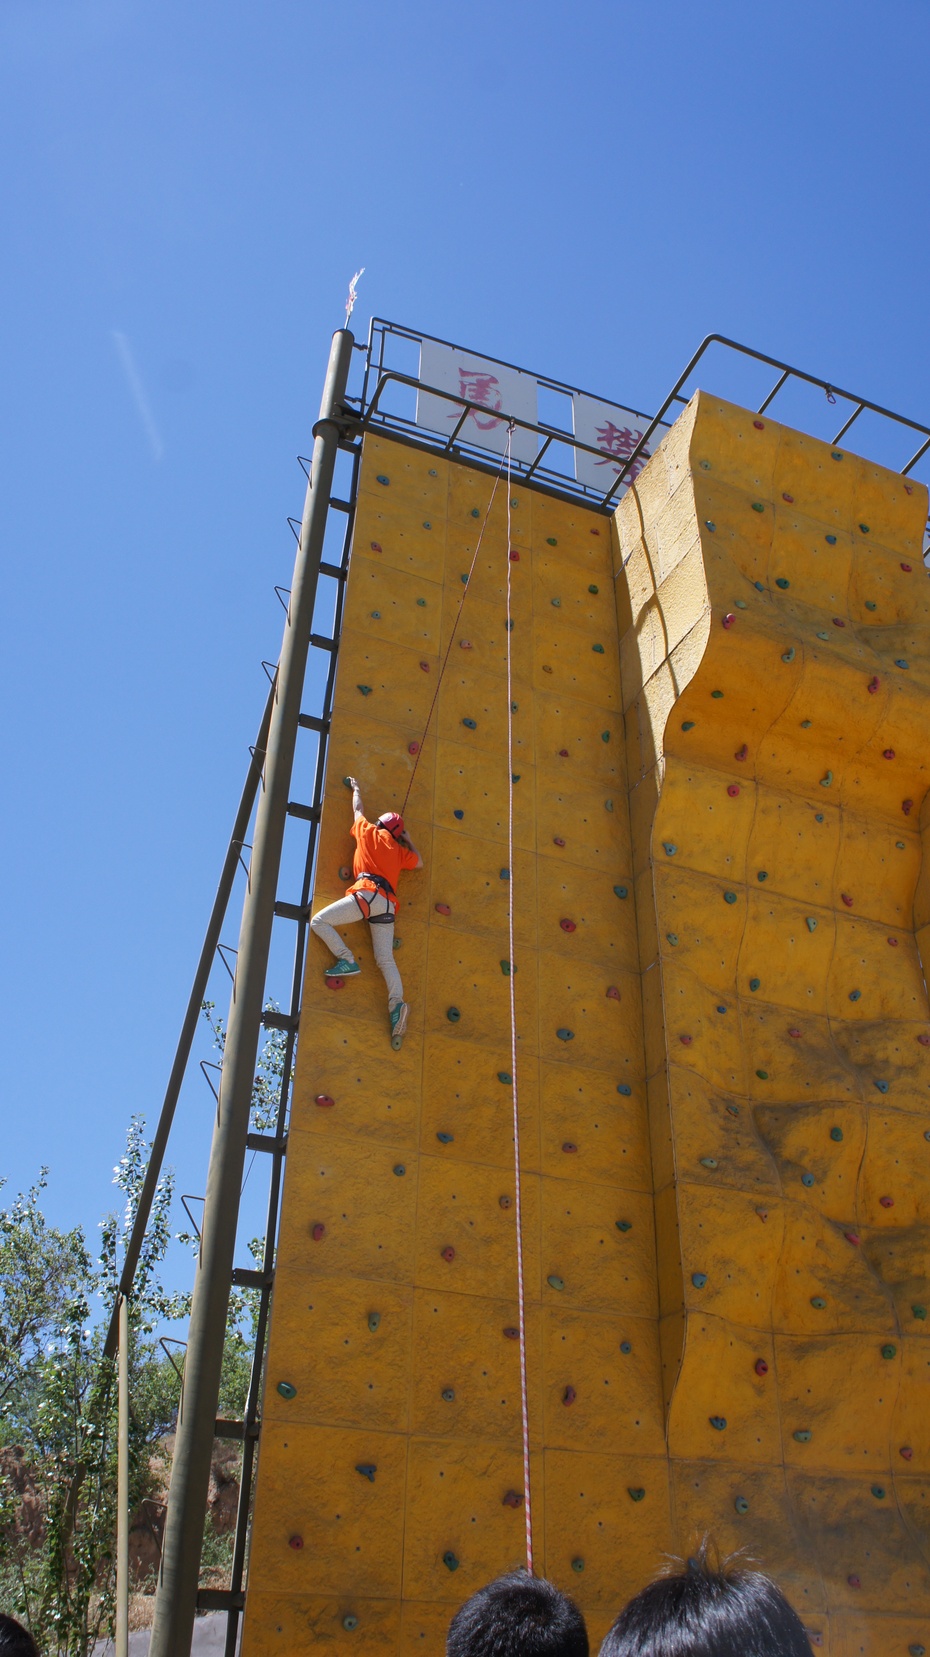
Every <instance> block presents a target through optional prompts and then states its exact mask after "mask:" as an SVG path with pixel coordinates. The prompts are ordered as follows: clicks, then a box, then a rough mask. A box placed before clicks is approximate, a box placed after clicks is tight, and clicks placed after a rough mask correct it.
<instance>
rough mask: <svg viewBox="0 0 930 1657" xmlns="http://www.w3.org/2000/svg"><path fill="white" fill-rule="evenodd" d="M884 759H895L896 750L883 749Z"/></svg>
mask: <svg viewBox="0 0 930 1657" xmlns="http://www.w3.org/2000/svg"><path fill="white" fill-rule="evenodd" d="M882 759H894V749H893V748H883V749H882Z"/></svg>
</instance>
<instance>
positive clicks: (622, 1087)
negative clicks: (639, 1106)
mask: <svg viewBox="0 0 930 1657" xmlns="http://www.w3.org/2000/svg"><path fill="white" fill-rule="evenodd" d="M632 1091H633V1089H632V1088H631V1087H628V1086H627V1084H626V1082H618V1083H617V1092H618V1093H622V1094H623V1096H624V1098H626V1099H628V1098H629V1097H630V1094H631V1093H632Z"/></svg>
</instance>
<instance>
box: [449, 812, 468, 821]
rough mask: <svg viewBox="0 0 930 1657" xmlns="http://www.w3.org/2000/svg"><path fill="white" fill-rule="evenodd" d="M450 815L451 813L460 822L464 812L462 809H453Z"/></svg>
mask: <svg viewBox="0 0 930 1657" xmlns="http://www.w3.org/2000/svg"><path fill="white" fill-rule="evenodd" d="M452 815H453V817H457V818H458V820H459V822H461V821H462V818H463V817H464V815H465V813H464V811H453V813H452Z"/></svg>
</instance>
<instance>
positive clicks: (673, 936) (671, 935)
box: [665, 932, 678, 949]
mask: <svg viewBox="0 0 930 1657" xmlns="http://www.w3.org/2000/svg"><path fill="white" fill-rule="evenodd" d="M665 936H666V939H667V940H668V942H669V943H670V944H671V946H672V948H673V949H674V948H675V946H676V944H677V943H678V933H677V932H666V934H665Z"/></svg>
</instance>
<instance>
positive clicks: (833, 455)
mask: <svg viewBox="0 0 930 1657" xmlns="http://www.w3.org/2000/svg"><path fill="white" fill-rule="evenodd" d="M842 458H843V456H842V454H841V452H840V450H839V449H833V450H831V452H830V459H831V460H842Z"/></svg>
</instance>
